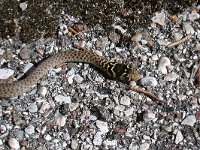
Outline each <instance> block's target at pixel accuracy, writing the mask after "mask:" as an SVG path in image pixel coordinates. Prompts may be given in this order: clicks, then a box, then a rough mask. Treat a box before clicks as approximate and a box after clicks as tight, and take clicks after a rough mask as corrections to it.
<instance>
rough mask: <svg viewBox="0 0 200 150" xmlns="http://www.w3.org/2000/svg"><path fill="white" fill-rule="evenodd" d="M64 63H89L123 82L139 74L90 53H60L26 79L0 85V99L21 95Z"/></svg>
mask: <svg viewBox="0 0 200 150" xmlns="http://www.w3.org/2000/svg"><path fill="white" fill-rule="evenodd" d="M65 62H83V63H89V64H92V65H94V66H96V67H97V68H99V69H101V70H102V71H103V72H104V73H106V74H107V75H108V76H109V77H110V78H113V79H117V80H121V81H124V82H127V81H131V80H135V81H136V80H139V79H140V78H141V75H140V73H139V72H138V71H137V70H136V69H134V68H131V67H130V66H128V65H126V64H120V63H116V62H109V61H107V60H106V59H104V58H102V57H101V56H99V55H97V54H95V53H93V52H90V51H75V50H69V51H62V52H58V53H56V54H55V55H52V56H50V57H48V58H47V59H45V60H44V61H42V62H41V63H40V64H39V65H38V66H37V67H36V68H35V70H33V71H32V72H31V73H30V74H29V75H28V76H27V77H26V78H24V79H22V80H19V81H17V82H14V83H0V98H9V97H16V96H19V95H22V94H23V93H25V92H27V91H29V90H30V89H31V87H32V86H34V85H36V83H37V82H38V80H39V79H40V78H41V77H42V76H44V75H45V74H47V73H48V70H49V68H53V67H55V66H57V65H60V64H63V63H65Z"/></svg>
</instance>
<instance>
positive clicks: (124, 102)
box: [120, 95, 131, 106]
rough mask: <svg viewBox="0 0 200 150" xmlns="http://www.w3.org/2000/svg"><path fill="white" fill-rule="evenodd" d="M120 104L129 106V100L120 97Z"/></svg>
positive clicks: (126, 97)
mask: <svg viewBox="0 0 200 150" xmlns="http://www.w3.org/2000/svg"><path fill="white" fill-rule="evenodd" d="M120 104H122V105H125V106H129V105H130V104H131V99H130V98H129V97H128V96H126V95H125V96H123V97H121V100H120Z"/></svg>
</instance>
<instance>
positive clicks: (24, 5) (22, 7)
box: [19, 2, 27, 11]
mask: <svg viewBox="0 0 200 150" xmlns="http://www.w3.org/2000/svg"><path fill="white" fill-rule="evenodd" d="M19 7H20V8H21V9H22V11H24V10H26V8H27V2H23V3H20V4H19Z"/></svg>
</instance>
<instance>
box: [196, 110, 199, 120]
mask: <svg viewBox="0 0 200 150" xmlns="http://www.w3.org/2000/svg"><path fill="white" fill-rule="evenodd" d="M195 117H196V119H197V120H200V111H197V112H196V114H195Z"/></svg>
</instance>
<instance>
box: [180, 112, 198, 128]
mask: <svg viewBox="0 0 200 150" xmlns="http://www.w3.org/2000/svg"><path fill="white" fill-rule="evenodd" d="M195 123H196V117H195V115H189V116H187V117H186V118H185V119H184V120H183V121H182V122H181V124H182V125H188V126H191V127H193V126H194V124H195Z"/></svg>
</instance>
